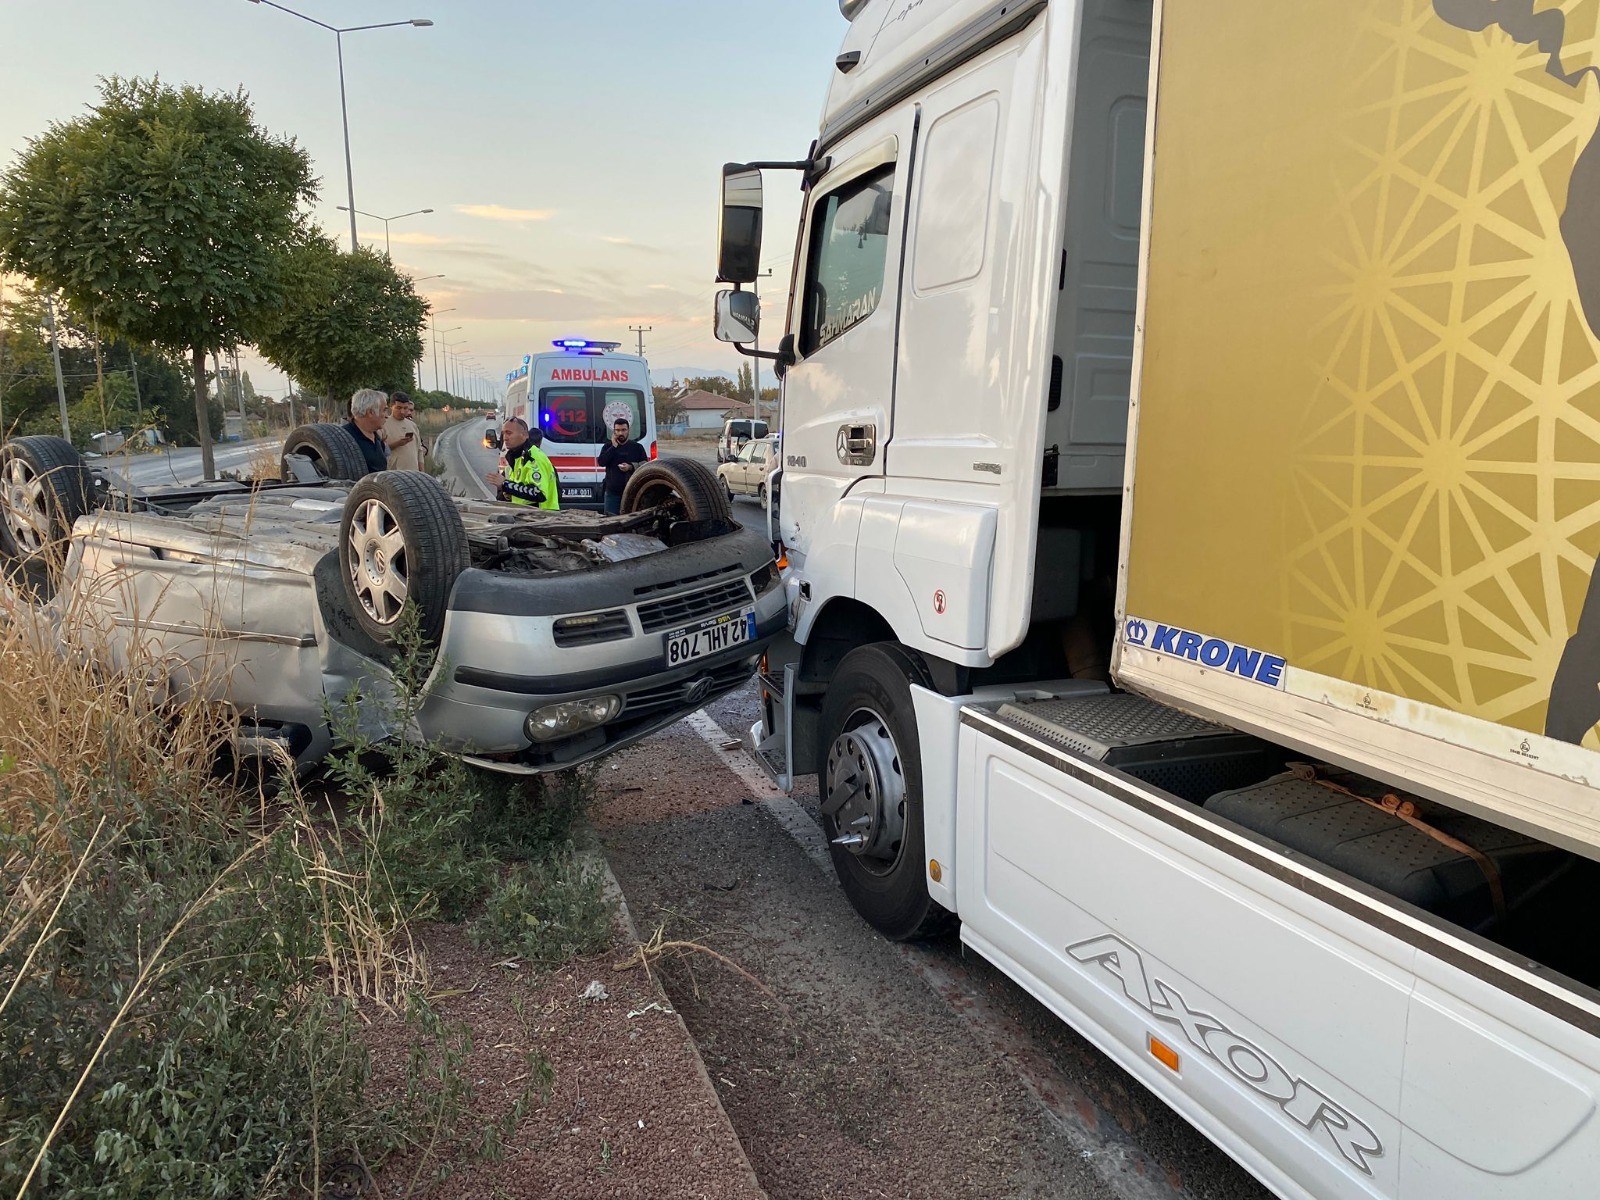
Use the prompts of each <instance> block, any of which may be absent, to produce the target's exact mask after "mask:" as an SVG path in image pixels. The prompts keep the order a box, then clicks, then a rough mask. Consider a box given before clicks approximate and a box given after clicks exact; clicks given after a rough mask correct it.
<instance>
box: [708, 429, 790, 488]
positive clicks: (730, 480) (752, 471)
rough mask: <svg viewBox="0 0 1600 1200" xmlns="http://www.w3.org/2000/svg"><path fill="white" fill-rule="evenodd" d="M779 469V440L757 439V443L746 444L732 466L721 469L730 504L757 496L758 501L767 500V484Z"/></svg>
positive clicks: (729, 463)
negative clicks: (739, 499) (743, 497)
mask: <svg viewBox="0 0 1600 1200" xmlns="http://www.w3.org/2000/svg"><path fill="white" fill-rule="evenodd" d="M777 466H778V444H777V439H776V438H770V437H767V438H757V439H756V440H755V441H753V442H746V443H745V444H744V447H743V449H741V450H740V451H739V453H738V455H737V456H736V457H735V458H734V459H733V460H732V461H731V462H725V463H723V464H722V465H721V466H720V467H718V468H717V478H718V479H720V480H721V481H722V487H723V490H724V491H726V492H727V493H728V499H729V500H732V499H733V498H734V497H735V496H754V497H755V498H756V499H757V500H765V499H766V498H767V481H768V479H769V478H770V477H771V475H772V472H773V471H774V470H775V469H776V468H777Z"/></svg>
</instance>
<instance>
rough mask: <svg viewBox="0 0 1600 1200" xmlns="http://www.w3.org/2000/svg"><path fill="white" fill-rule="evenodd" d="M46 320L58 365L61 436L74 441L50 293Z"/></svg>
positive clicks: (52, 354) (57, 400)
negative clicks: (69, 420) (68, 417)
mask: <svg viewBox="0 0 1600 1200" xmlns="http://www.w3.org/2000/svg"><path fill="white" fill-rule="evenodd" d="M44 312H45V318H46V319H47V320H48V321H49V322H50V357H51V358H53V359H54V360H55V364H56V402H57V403H58V404H59V405H60V406H61V436H62V437H64V438H66V439H67V441H69V442H70V441H71V440H72V426H71V424H70V423H69V422H68V421H67V381H66V380H65V379H63V378H62V377H61V343H60V341H58V340H57V338H56V305H55V301H54V300H53V299H52V298H51V296H50V293H49V292H46V293H45V294H44Z"/></svg>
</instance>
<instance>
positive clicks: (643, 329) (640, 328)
mask: <svg viewBox="0 0 1600 1200" xmlns="http://www.w3.org/2000/svg"><path fill="white" fill-rule="evenodd" d="M654 328H655V326H654V325H629V326H628V332H629V333H636V334H638V335H639V357H640V358H643V357H644V335H645V334H647V333H649V332H650V331H651V330H652V329H654Z"/></svg>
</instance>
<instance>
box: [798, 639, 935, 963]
mask: <svg viewBox="0 0 1600 1200" xmlns="http://www.w3.org/2000/svg"><path fill="white" fill-rule="evenodd" d="M913 683H916V684H918V685H920V686H932V684H931V682H930V680H929V678H928V673H927V669H926V668H925V667H924V666H923V664H922V661H921V660H920V659H918V658H917V657H916V656H915V655H913V654H911V653H910V652H909V651H907V650H905V649H903V648H902V647H900V646H897V645H895V644H893V643H891V642H880V643H877V644H875V645H871V646H861V647H858V648H857V649H855V650H852V651H851V652H850V653H849V654H847V655H845V656H844V659H843V660H842V661H841V662H840V663H839V667H838V670H837V671H835V672H834V675H833V678H832V679H831V680H829V682H828V691H827V693H826V695H825V696H824V697H823V700H822V719H821V724H820V730H819V732H820V738H821V742H820V745H821V748H822V750H823V755H824V761H823V768H822V773H821V777H820V779H819V781H818V790H819V794H820V799H821V808H822V828H823V833H824V835H825V836H826V837H827V839H828V852H829V853H830V854H831V855H832V856H833V866H834V870H835V871H837V872H838V875H839V882H840V884H841V885H842V886H843V888H844V893H845V895H846V896H847V897H849V899H850V903H851V904H852V905H854V906H855V909H856V911H857V912H859V913H860V914H861V915H862V916H863V917H865V918H866V919H867V920H868V921H869V922H870V923H871V924H872V925H873V926H875V927H876V928H877V929H878V930H879V931H880V932H881V933H883V934H884V935H885V936H886V937H889V938H892V939H894V940H896V941H904V940H906V939H909V938H922V937H931V936H933V935H935V934H937V933H940V932H943V931H944V930H945V929H947V928H948V927H949V925H950V923H951V922H952V920H953V917H952V915H951V914H950V913H949V912H948V911H946V910H945V909H944V908H942V907H940V906H939V905H938V904H936V903H935V902H934V900H933V897H931V896H930V895H928V885H927V882H926V880H925V879H924V876H923V872H924V870H926V866H925V863H924V859H925V857H926V854H925V842H924V837H923V826H922V763H921V758H920V752H921V751H920V746H919V745H918V741H917V722H916V717H915V715H914V713H913V711H912V707H911V684H913Z"/></svg>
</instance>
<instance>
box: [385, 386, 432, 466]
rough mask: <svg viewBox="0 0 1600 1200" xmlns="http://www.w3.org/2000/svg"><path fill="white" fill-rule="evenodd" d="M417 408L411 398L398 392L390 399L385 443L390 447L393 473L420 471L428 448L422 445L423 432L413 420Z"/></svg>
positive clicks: (390, 461) (390, 463)
mask: <svg viewBox="0 0 1600 1200" xmlns="http://www.w3.org/2000/svg"><path fill="white" fill-rule="evenodd" d="M415 412H416V408H415V407H414V406H413V405H412V403H411V397H410V396H408V395H406V394H405V393H404V392H396V393H395V394H394V395H392V396H390V397H389V419H388V420H387V421H385V422H384V423H383V441H384V444H385V445H387V446H388V447H389V469H390V470H391V471H420V470H422V460H423V457H424V456H425V455H426V454H427V449H428V448H427V447H426V446H424V445H423V444H422V431H421V430H419V429H418V428H417V423H416V421H415V420H413V419H412V417H413V414H414V413H415Z"/></svg>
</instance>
